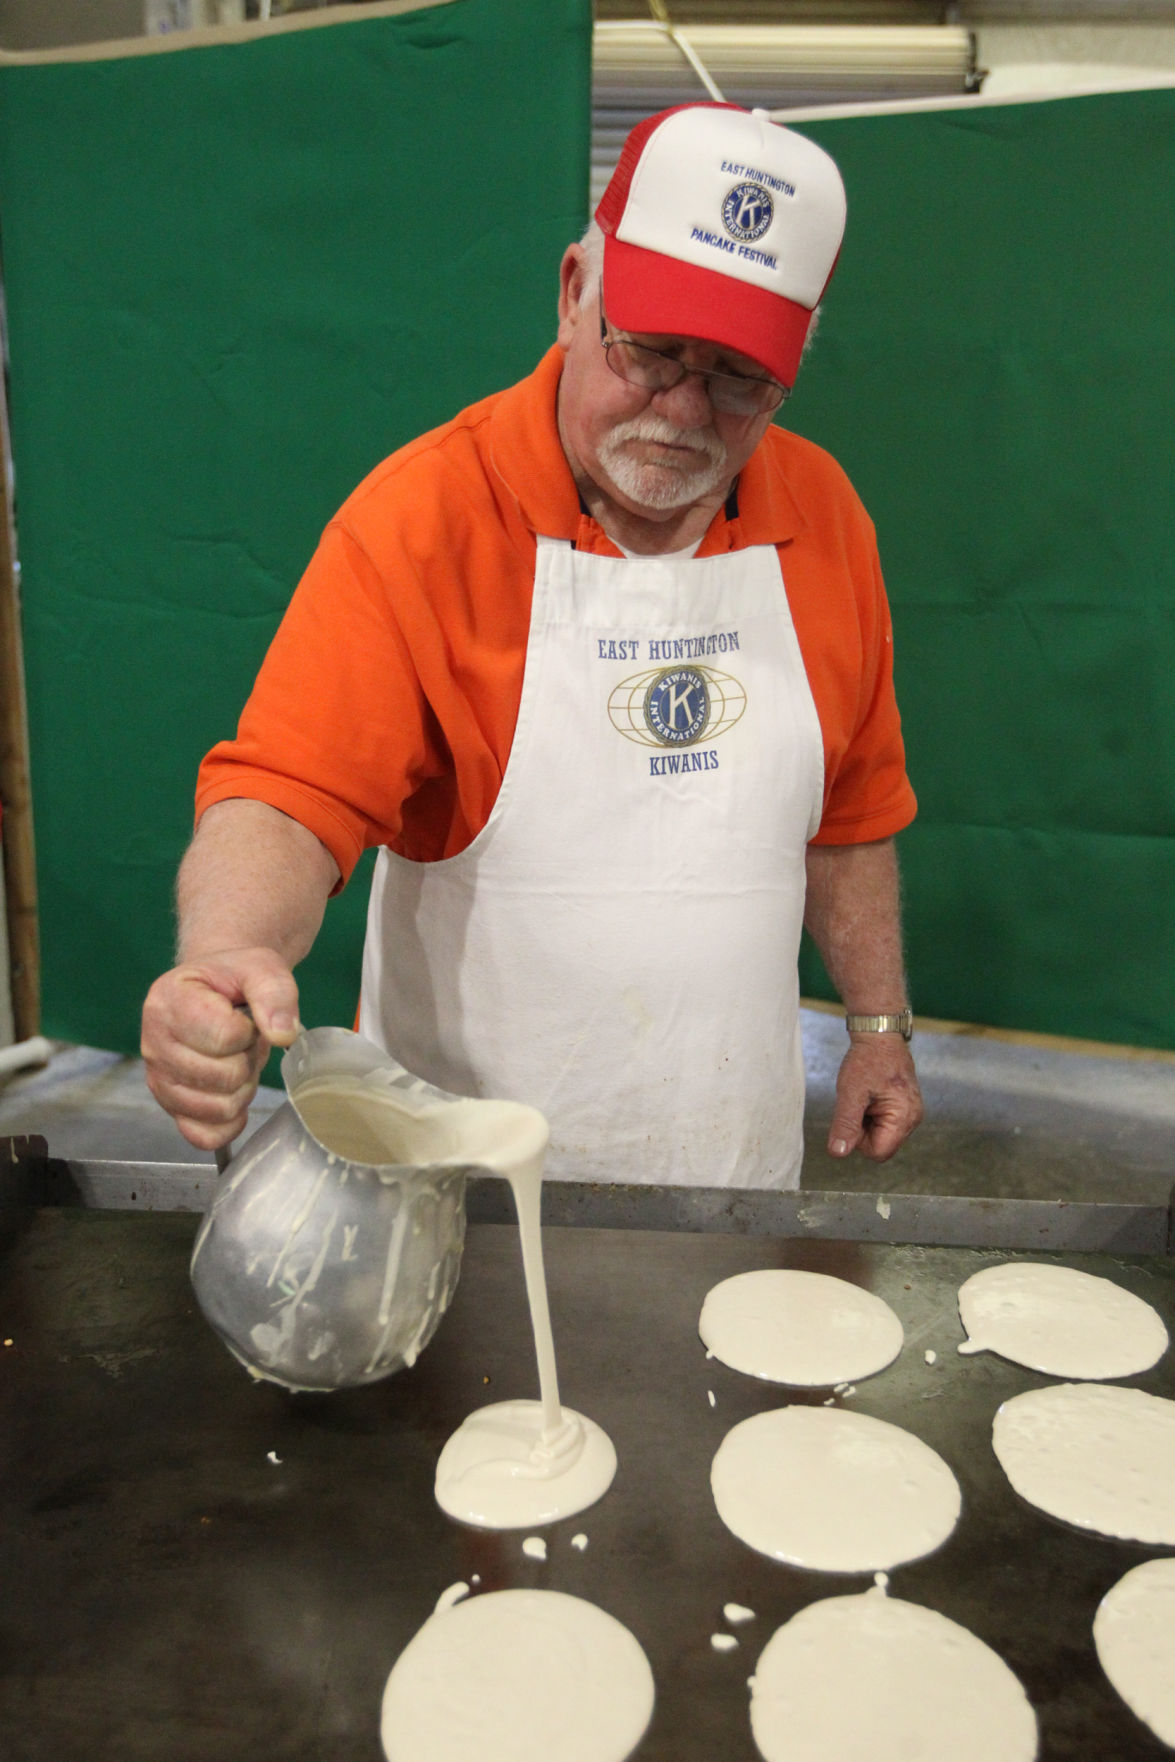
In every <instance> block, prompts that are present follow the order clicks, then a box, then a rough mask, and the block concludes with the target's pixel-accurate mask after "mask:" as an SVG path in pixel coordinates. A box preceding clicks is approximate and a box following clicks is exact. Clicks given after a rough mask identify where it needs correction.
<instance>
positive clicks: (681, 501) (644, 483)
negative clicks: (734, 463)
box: [609, 461, 720, 514]
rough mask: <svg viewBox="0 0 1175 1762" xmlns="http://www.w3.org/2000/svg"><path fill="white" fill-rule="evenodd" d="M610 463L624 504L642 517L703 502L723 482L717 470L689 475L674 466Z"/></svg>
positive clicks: (669, 512) (673, 511)
mask: <svg viewBox="0 0 1175 1762" xmlns="http://www.w3.org/2000/svg"><path fill="white" fill-rule="evenodd" d="M609 464H610V466H611V467H612V468H611V469H610V470H609V477H610V479H611V482H612V486H613V489H614V490H616V491H618V492H619V499H620V500H621V502H622V503H626V504H628V505H629V507H630V508H631V509H632V511H633V512H634V513H638V514H645V513H648V514H673V513H677V512H679V511H680V510H681V509H682V508H689V507H691V506H692V505H693V503H694V502H698V501H701V499H702V497H703V496H707V495H712V494H713V493H714V491H715V490H716V489H717V488H718V487H719V482H720V478H719V475H718V474H717V473H715V472H713V471H695V472H690V473H688V474H687V473H685V472H682V471H681V470H679V469H678V468H676V467H675V466H672V465H661V464H656V463H648V464H642V465H633V464H632V463H631V462H629V461H617V462H615V464H614V465H612V462H611V461H609Z"/></svg>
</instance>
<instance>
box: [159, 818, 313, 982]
mask: <svg viewBox="0 0 1175 1762" xmlns="http://www.w3.org/2000/svg"><path fill="white" fill-rule="evenodd" d="M338 878H339V871H338V867H337V865H336V863H335V860H334V858H333V857H332V856H331V854H330V852H329V851H328V850H327V849H326V847H325V846H324V845H323V844H321V843H320V842H319V840H318V839H317V838H316V837H315V836H314V834H313V832H310V831H308V830H307V828H306V827H305V826H302V825H300V824H299V822H298V821H297V820H291V819H290V818H289V816H288V815H286V814H283V813H279V811H278V810H277V809H276V808H271V807H269V806H268V804H267V803H265V802H259V801H246V800H243V799H242V800H233V801H223V802H217V803H215V804H214V805H213V806H212V807H210V808H209V809H208V811H207V812H206V813H205V814H204V816H203V818H202V819H201V821H200V824H199V826H198V828H197V830H196V835H195V837H194V838H193V840H192V842H191V844H190V845H189V847H188V852H187V855H186V856H185V857H184V860H183V863H182V865H181V867H180V872H179V879H178V881H177V884H176V904H177V913H178V920H179V927H178V939H177V949H178V953H177V959H178V960H180V961H195V960H201V959H203V958H205V957H207V956H209V955H213V954H218V953H221V952H223V951H224V950H226V949H235V948H270V949H273V950H275V952H276V953H278V954H279V955H281V956H282V958H283V959H284V960H285V961H286V962H287V964H288V965H289V966H291V967H293V966H295V965H296V964H297V962H298V961H300V960H301V959H302V958H303V956H304V955H306V954H308V953H309V951H310V948H311V947H312V945H313V942H314V938H315V937H316V936H317V934H318V931H319V929H320V928H321V925H322V918H323V913H324V912H325V910H326V902H327V899H328V898H329V897H330V893H331V890H332V889H333V887H334V886H335V883H336V882H337V880H338Z"/></svg>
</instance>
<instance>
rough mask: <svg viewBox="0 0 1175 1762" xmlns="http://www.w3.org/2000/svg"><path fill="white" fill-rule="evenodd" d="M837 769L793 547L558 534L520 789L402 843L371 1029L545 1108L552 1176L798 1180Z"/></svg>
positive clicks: (382, 905)
mask: <svg viewBox="0 0 1175 1762" xmlns="http://www.w3.org/2000/svg"><path fill="white" fill-rule="evenodd" d="M823 781H824V779H823V746H822V742H821V735H820V726H819V721H818V719H817V715H816V707H815V704H814V703H813V701H812V694H811V690H810V688H809V686H808V680H807V675H806V673H805V671H804V665H803V660H802V657H801V654H800V649H799V644H798V642H797V640H796V634H795V630H794V628H793V625H792V620H791V613H790V611H789V609H788V604H787V597H786V594H785V592H784V589H783V583H782V580H781V577H780V566H779V560H778V556H777V554H776V551H775V549H774V547H772V546H757V547H754V548H752V549H750V550H742V551H735V552H729V553H727V554H725V555H723V556H718V557H706V558H701V559H699V558H694V559H692V560H681V559H674V560H663V559H658V558H641V559H635V560H632V561H628V560H625V559H621V558H614V557H599V556H593V555H591V554H589V553H585V552H579V551H576V550H574V549H573V548H572V547H571V545H569V544H568V543H566V542H564V541H558V540H554V539H546V538H540V539H539V541H538V555H537V560H536V567H535V587H534V602H533V607H532V612H531V622H530V637H529V642H528V645H527V654H526V671H525V678H524V683H523V689H522V700H521V704H520V707H519V714H518V725H517V728H516V731H515V735H514V742H513V745H512V747H511V751H510V757H509V762H508V764H507V766H506V772H505V776H504V778H503V780H502V786H501V791H500V793H499V796H498V799H497V801H496V803H495V805H494V808H493V812H492V813H491V815H490V817H489V820H488V822H487V824H486V825H485V827H484V828H483V829H482V831H481V832H480V833H479V834H478V836H477V837H476V838H475V839H474V840H473V843H472V844H471V845H470V846H469V847H468V848H467V849H466V850H464V851H462V852H461V853H460V854H459V855H458V856H454V857H449V858H447V859H446V860H444V861H442V862H435V863H414V862H409V861H407V860H406V859H404V858H403V857H399V856H396V855H394V854H393V853H391V852H389V851H387V850H384V851H381V853H380V856H379V858H378V861H377V864H376V869H375V875H374V879H373V882H372V891H371V904H370V908H369V913H368V924H367V940H366V945H365V948H364V956H363V987H362V994H361V1001H360V1016H359V1029H360V1032H361V1033H362V1034H364V1035H366V1036H367V1037H368V1038H369V1039H371V1040H374V1041H375V1042H376V1043H377V1044H378V1045H381V1046H383V1047H384V1048H385V1049H386V1050H387V1051H388V1052H390V1053H391V1054H392V1056H393V1057H395V1058H397V1059H399V1060H400V1062H401V1063H402V1064H403V1065H405V1066H406V1067H407V1069H408V1070H410V1071H413V1072H414V1073H416V1074H417V1075H418V1076H421V1077H425V1078H427V1079H428V1081H429V1082H431V1083H436V1084H438V1085H439V1086H440V1087H441V1088H444V1089H449V1090H452V1091H454V1092H455V1093H457V1094H464V1095H481V1096H492V1097H497V1098H503V1099H508V1100H518V1101H526V1102H529V1103H531V1104H532V1105H533V1106H535V1107H537V1108H540V1109H541V1110H542V1112H543V1113H545V1114H546V1116H547V1118H548V1119H549V1121H550V1124H551V1146H550V1150H549V1152H548V1156H547V1163H546V1170H545V1172H546V1173H547V1174H548V1175H549V1176H552V1177H555V1178H559V1177H572V1178H575V1179H579V1180H585V1181H653V1182H662V1183H672V1184H675V1185H689V1184H693V1185H701V1186H735V1187H794V1186H796V1185H798V1182H799V1171H800V1161H801V1156H802V1149H803V1138H802V1123H803V1101H804V1069H803V1056H802V1048H801V1045H800V1037H799V1021H798V1001H799V999H798V989H799V987H798V978H797V973H796V956H797V952H798V947H799V938H800V929H801V924H802V920H803V910H804V859H805V847H806V845H807V843H808V840H809V839H810V838H811V837H812V836H813V834H814V833H815V831H816V829H817V827H818V825H819V823H820V814H821V801H822V794H823Z"/></svg>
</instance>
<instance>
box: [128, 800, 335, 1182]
mask: <svg viewBox="0 0 1175 1762" xmlns="http://www.w3.org/2000/svg"><path fill="white" fill-rule="evenodd" d="M338 878H339V871H338V868H337V866H336V864H335V860H334V858H333V857H332V856H331V854H330V852H329V851H328V850H327V849H326V847H325V845H323V844H321V843H320V842H319V840H318V839H317V838H316V837H315V836H314V834H313V833H312V832H310V831H308V830H307V829H306V827H305V826H302V825H299V823H298V822H297V821H296V820H291V819H290V818H289V817H288V816H287V815H285V814H282V813H279V812H278V810H277V809H276V808H271V807H269V806H268V805H267V804H266V803H264V802H258V801H243V800H237V801H223V802H217V803H216V804H215V805H214V806H212V807H210V808H209V809H208V811H207V813H205V815H204V817H203V818H202V820H201V821H200V825H199V827H198V828H197V831H196V835H195V837H194V838H193V840H192V842H191V844H190V845H189V847H188V851H187V855H186V856H185V857H184V860H183V863H182V865H181V867H180V873H179V880H178V883H177V887H176V899H177V910H178V917H179V936H178V944H177V956H178V965H177V966H175V967H173V968H172V970H171V971H170V972H169V973H165V974H164V975H163V976H162V978H160V979H157V980H156V981H155V983H154V985H153V986H152V987H151V990H150V991H149V993H148V994H147V1000H146V1002H145V1004H144V1005H143V1037H142V1053H143V1058H144V1060H145V1061H146V1067H147V1083H148V1085H149V1087H150V1089H151V1092H152V1094H153V1095H154V1096H155V1099H156V1100H157V1101H158V1102H159V1104H160V1106H161V1107H163V1108H165V1109H166V1110H167V1112H168V1113H170V1114H172V1115H173V1116H174V1118H175V1121H176V1124H177V1125H178V1126H179V1129H180V1131H181V1132H182V1133H183V1135H184V1137H185V1138H187V1140H188V1141H189V1143H191V1144H194V1145H196V1146H197V1148H199V1149H201V1150H215V1149H217V1148H218V1147H219V1146H220V1145H222V1144H227V1143H229V1142H230V1141H231V1140H232V1139H233V1138H235V1137H236V1136H237V1135H238V1133H239V1132H241V1131H242V1129H243V1128H244V1125H245V1117H246V1114H247V1111H248V1107H249V1103H250V1102H251V1101H252V1099H253V1096H254V1095H255V1094H256V1091H257V1082H258V1078H259V1076H260V1073H261V1069H262V1067H263V1065H264V1063H265V1060H266V1058H267V1057H268V1055H269V1049H270V1047H271V1046H288V1045H289V1044H290V1043H291V1041H292V1040H293V1039H294V1036H295V1034H296V1033H297V1029H298V987H297V984H296V983H295V980H294V975H293V968H294V967H295V966H296V964H297V963H298V961H300V960H301V959H302V958H303V956H304V955H306V954H308V953H309V951H310V948H311V946H312V945H313V942H314V938H315V937H316V936H317V934H318V931H319V928H320V926H321V924H322V917H323V912H324V911H325V909H326V902H327V899H328V898H329V896H330V893H331V890H332V888H333V887H334V886H335V884H336V882H337V881H338ZM239 1004H246V1005H248V1008H249V1011H250V1013H251V1016H252V1020H250V1017H249V1015H247V1014H246V1013H245V1011H244V1010H243V1009H239V1008H237V1007H236V1006H237V1005H239Z"/></svg>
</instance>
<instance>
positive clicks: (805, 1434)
mask: <svg viewBox="0 0 1175 1762" xmlns="http://www.w3.org/2000/svg"><path fill="white" fill-rule="evenodd" d="M710 1485H711V1487H712V1489H713V1493H714V1503H715V1505H716V1506H717V1508H718V1515H719V1517H720V1518H721V1519H722V1521H723V1523H724V1524H725V1525H726V1527H727V1529H729V1530H731V1531H733V1533H734V1534H735V1535H736V1536H738V1537H739V1539H740V1540H741V1541H744V1542H746V1543H747V1544H748V1546H750V1547H752V1548H755V1549H757V1550H758V1552H759V1553H760V1554H769V1555H770V1556H771V1558H772V1559H773V1560H784V1561H787V1562H788V1563H789V1564H790V1565H792V1566H806V1567H811V1568H814V1569H815V1570H816V1571H819V1572H874V1571H877V1570H878V1569H879V1568H882V1567H889V1566H898V1565H900V1563H901V1562H902V1561H904V1560H918V1559H920V1558H921V1557H922V1555H924V1554H929V1553H931V1552H932V1550H933V1549H935V1548H937V1547H939V1546H940V1545H941V1544H942V1543H943V1542H945V1541H946V1539H947V1537H948V1536H949V1535H950V1533H951V1531H952V1530H953V1529H954V1527H955V1524H956V1523H957V1521H958V1517H959V1510H960V1507H961V1503H962V1500H961V1496H960V1493H959V1484H958V1482H957V1481H956V1480H955V1477H954V1475H953V1474H952V1473H951V1471H950V1469H949V1468H948V1467H947V1465H946V1463H945V1462H944V1461H943V1460H942V1457H941V1456H938V1455H936V1454H935V1452H934V1451H933V1450H932V1449H931V1448H930V1446H929V1445H928V1444H924V1443H923V1442H922V1440H921V1439H920V1438H916V1437H914V1435H913V1433H911V1432H907V1431H903V1430H902V1429H901V1427H900V1426H895V1425H890V1424H889V1422H888V1421H887V1420H883V1419H873V1418H871V1417H870V1416H869V1415H868V1414H864V1413H847V1412H844V1411H843V1410H839V1409H832V1408H824V1407H781V1408H776V1409H775V1410H773V1411H772V1412H769V1413H756V1414H754V1415H752V1417H751V1418H750V1419H744V1420H743V1421H742V1422H741V1423H740V1424H739V1425H736V1426H735V1427H734V1429H733V1430H732V1431H730V1432H728V1433H727V1435H726V1437H725V1438H724V1439H723V1441H722V1443H721V1444H720V1445H719V1448H718V1452H717V1455H716V1456H715V1457H714V1462H713V1465H712V1466H711V1469H710Z"/></svg>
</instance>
